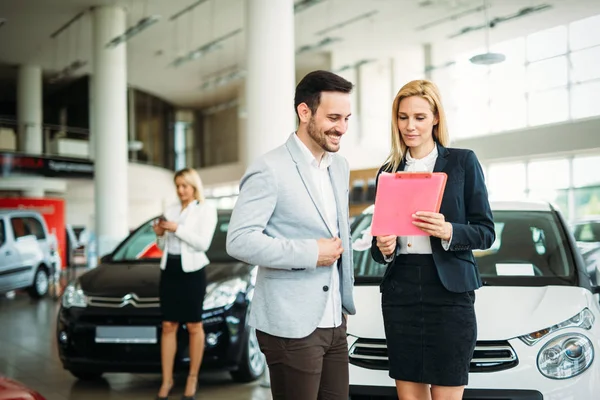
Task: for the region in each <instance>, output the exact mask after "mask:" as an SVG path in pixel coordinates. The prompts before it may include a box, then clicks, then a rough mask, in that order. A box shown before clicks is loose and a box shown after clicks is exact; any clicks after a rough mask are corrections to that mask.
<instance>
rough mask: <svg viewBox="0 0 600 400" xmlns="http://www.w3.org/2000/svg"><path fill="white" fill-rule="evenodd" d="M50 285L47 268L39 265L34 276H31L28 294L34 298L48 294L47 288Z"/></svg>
mask: <svg viewBox="0 0 600 400" xmlns="http://www.w3.org/2000/svg"><path fill="white" fill-rule="evenodd" d="M49 287H50V276H49V274H48V270H47V269H46V267H44V266H43V265H42V266H39V267H38V269H37V271H35V276H34V277H33V285H31V287H29V290H28V291H29V296H31V297H33V298H34V299H40V298H42V297H44V296H45V295H46V294H48V288H49Z"/></svg>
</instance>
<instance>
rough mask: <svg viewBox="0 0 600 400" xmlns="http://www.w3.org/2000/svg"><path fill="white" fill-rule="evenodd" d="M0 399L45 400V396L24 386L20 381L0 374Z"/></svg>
mask: <svg viewBox="0 0 600 400" xmlns="http://www.w3.org/2000/svg"><path fill="white" fill-rule="evenodd" d="M0 400H46V398H45V397H44V396H42V395H41V394H39V393H38V392H36V391H33V390H31V389H28V388H26V387H25V386H24V385H23V384H22V383H20V382H17V381H14V380H12V379H10V378H7V377H5V376H0Z"/></svg>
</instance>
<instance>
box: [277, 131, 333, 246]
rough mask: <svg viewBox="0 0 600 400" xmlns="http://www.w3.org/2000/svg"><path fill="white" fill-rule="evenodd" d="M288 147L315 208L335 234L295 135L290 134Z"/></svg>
mask: <svg viewBox="0 0 600 400" xmlns="http://www.w3.org/2000/svg"><path fill="white" fill-rule="evenodd" d="M292 135H295V133H292ZM287 147H288V151H289V152H290V154H291V156H292V159H293V160H294V162H295V163H296V168H297V169H298V174H299V175H300V178H301V179H302V182H303V183H304V187H305V188H306V191H307V192H308V194H309V196H310V198H311V200H312V202H313V204H314V205H315V208H316V209H317V211H318V212H319V215H320V216H321V219H322V220H323V223H324V224H325V226H327V229H328V230H329V233H331V235H333V232H332V231H331V228H330V227H329V224H328V223H327V217H326V216H325V210H324V208H323V204H321V197H320V196H319V191H318V189H317V186H316V182H314V181H313V179H312V173H311V171H310V168H311V166H310V165H309V164H307V163H306V162H305V161H304V160H303V159H302V156H303V154H302V149H300V148H298V144H297V143H296V139H295V138H294V137H293V136H290V138H289V139H288V141H287Z"/></svg>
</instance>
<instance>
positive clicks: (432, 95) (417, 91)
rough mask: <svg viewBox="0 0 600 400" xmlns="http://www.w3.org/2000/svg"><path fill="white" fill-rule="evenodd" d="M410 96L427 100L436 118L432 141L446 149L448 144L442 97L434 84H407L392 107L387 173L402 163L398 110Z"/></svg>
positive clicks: (404, 145) (402, 143)
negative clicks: (390, 148)
mask: <svg viewBox="0 0 600 400" xmlns="http://www.w3.org/2000/svg"><path fill="white" fill-rule="evenodd" d="M412 96H419V97H421V98H423V99H425V100H427V102H428V103H429V106H430V107H431V112H432V113H433V115H434V117H437V120H438V122H437V124H436V125H434V126H433V133H432V135H433V139H434V140H435V141H436V142H438V143H439V144H441V145H442V146H444V147H447V146H448V144H449V142H450V136H449V135H448V122H447V121H446V114H445V113H444V107H443V105H442V97H441V95H440V91H439V89H438V87H437V86H436V84H435V83H433V82H431V81H428V80H424V79H420V80H415V81H411V82H408V83H407V84H406V85H404V86H402V88H401V89H400V91H398V94H397V95H396V98H395V99H394V103H393V105H392V150H391V152H390V155H389V156H388V158H387V160H386V161H385V163H384V166H385V167H386V168H385V170H387V171H391V172H394V171H396V170H397V169H398V167H399V166H400V163H401V162H402V158H403V157H404V154H406V150H407V146H406V143H404V140H402V135H401V134H400V129H399V128H398V109H399V108H400V102H401V101H402V100H403V99H405V98H407V97H412Z"/></svg>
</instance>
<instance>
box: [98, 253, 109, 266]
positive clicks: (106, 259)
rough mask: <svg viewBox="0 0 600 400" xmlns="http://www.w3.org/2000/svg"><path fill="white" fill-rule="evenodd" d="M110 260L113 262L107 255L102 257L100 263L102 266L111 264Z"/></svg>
mask: <svg viewBox="0 0 600 400" xmlns="http://www.w3.org/2000/svg"><path fill="white" fill-rule="evenodd" d="M110 260H111V256H110V254H105V255H103V256H102V257H100V263H102V264H103V263H107V262H110Z"/></svg>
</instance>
